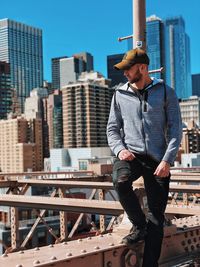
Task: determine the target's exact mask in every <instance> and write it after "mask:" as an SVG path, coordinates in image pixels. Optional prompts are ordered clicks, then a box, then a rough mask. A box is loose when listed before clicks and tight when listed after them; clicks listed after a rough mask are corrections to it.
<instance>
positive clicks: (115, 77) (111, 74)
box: [107, 54, 127, 86]
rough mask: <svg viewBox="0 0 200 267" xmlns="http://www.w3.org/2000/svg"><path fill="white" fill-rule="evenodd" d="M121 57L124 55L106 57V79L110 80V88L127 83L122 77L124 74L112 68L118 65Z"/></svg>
mask: <svg viewBox="0 0 200 267" xmlns="http://www.w3.org/2000/svg"><path fill="white" fill-rule="evenodd" d="M123 56H124V54H115V55H109V56H107V74H108V79H111V86H115V85H117V84H119V83H125V82H127V79H126V77H125V76H124V72H123V71H121V70H116V69H114V68H113V66H114V65H115V64H117V63H119V62H120V61H121V60H122V58H123Z"/></svg>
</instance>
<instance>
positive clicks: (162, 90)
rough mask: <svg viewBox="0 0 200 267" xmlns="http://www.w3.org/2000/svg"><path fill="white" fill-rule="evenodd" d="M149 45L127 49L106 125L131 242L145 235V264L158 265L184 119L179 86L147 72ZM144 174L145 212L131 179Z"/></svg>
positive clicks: (128, 240) (114, 179)
mask: <svg viewBox="0 0 200 267" xmlns="http://www.w3.org/2000/svg"><path fill="white" fill-rule="evenodd" d="M148 65H149V58H148V56H147V54H146V53H145V51H144V50H142V49H139V48H136V49H133V50H130V51H128V52H127V53H126V54H125V55H124V57H123V60H122V61H121V62H120V63H118V64H116V65H115V66H114V67H115V68H116V69H118V70H123V71H124V75H125V76H126V77H127V79H128V82H127V83H126V84H124V85H123V86H121V87H120V88H119V89H117V90H116V91H115V93H114V96H113V99H112V104H111V109H110V116H109V120H108V125H107V137H108V143H109V146H110V148H111V150H112V151H113V153H114V154H115V156H116V157H115V159H114V165H113V183H114V187H115V190H116V191H117V193H118V196H119V201H120V203H121V205H122V206H123V208H124V210H125V211H126V213H127V215H128V218H129V220H130V221H131V223H132V224H133V228H132V230H131V232H130V234H129V235H127V236H126V237H124V238H123V242H124V243H125V244H126V245H132V244H134V243H136V242H138V241H141V240H145V248H144V256H143V267H157V266H158V260H159V257H160V252H161V246H162V240H163V223H164V212H165V208H166V205H167V199H168V192H169V180H170V165H172V164H173V162H174V159H175V157H176V153H177V151H178V148H179V145H180V141H181V136H182V123H181V116H180V109H179V104H178V99H177V97H176V94H175V91H174V90H173V89H172V88H170V87H169V86H167V85H165V83H164V82H163V81H162V80H157V79H155V78H154V79H153V78H151V77H150V76H149V74H148ZM140 176H143V179H144V186H145V191H146V195H147V202H148V214H147V216H146V217H145V215H144V213H143V211H142V209H141V206H140V204H139V201H138V198H137V197H136V195H135V193H134V191H133V188H132V182H133V181H135V180H136V179H138V178H139V177H140Z"/></svg>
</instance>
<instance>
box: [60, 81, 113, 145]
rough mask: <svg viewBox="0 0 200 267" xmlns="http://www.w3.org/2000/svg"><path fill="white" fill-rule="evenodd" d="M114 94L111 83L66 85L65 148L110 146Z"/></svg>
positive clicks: (64, 99) (64, 97) (63, 89)
mask: <svg viewBox="0 0 200 267" xmlns="http://www.w3.org/2000/svg"><path fill="white" fill-rule="evenodd" d="M112 93H113V90H111V89H110V88H109V87H108V86H107V85H102V84H99V83H98V82H93V81H92V82H91V81H85V82H77V83H74V84H69V85H67V86H65V87H64V88H62V95H63V141H64V148H72V147H73V148H75V147H105V146H107V137H106V125H107V120H108V116H109V110H110V102H111V98H112Z"/></svg>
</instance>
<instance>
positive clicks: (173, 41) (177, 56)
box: [164, 16, 192, 98]
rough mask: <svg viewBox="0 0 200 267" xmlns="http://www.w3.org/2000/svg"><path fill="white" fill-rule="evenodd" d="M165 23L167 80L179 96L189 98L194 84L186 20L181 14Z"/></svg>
mask: <svg viewBox="0 0 200 267" xmlns="http://www.w3.org/2000/svg"><path fill="white" fill-rule="evenodd" d="M164 25H165V32H164V38H165V40H164V42H165V44H164V48H165V80H166V82H167V84H169V85H171V87H172V88H173V89H175V91H176V93H177V96H178V98H188V97H190V96H191V95H192V85H191V73H190V45H189V44H190V41H189V37H188V35H187V34H186V33H185V22H184V20H183V18H182V17H181V16H179V17H173V18H168V19H166V20H165V22H164Z"/></svg>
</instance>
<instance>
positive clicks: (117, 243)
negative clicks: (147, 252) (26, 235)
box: [0, 216, 200, 267]
mask: <svg viewBox="0 0 200 267" xmlns="http://www.w3.org/2000/svg"><path fill="white" fill-rule="evenodd" d="M184 220H185V219H177V220H173V222H172V223H173V224H172V225H171V226H166V227H165V232H164V241H163V246H162V253H161V258H160V264H159V266H160V267H172V266H176V265H177V266H189V265H178V264H181V262H183V260H184V258H185V255H186V254H187V255H190V259H191V258H192V257H193V263H194V261H195V259H197V257H198V255H199V253H200V249H199V247H200V246H199V238H200V226H199V220H200V217H199V216H192V217H188V218H187V222H186V221H184ZM183 224H184V227H183ZM185 224H187V225H185ZM130 227H131V225H130V224H129V223H128V222H127V218H125V220H123V221H122V223H121V224H120V225H119V226H117V227H115V228H114V229H113V232H112V233H107V234H104V235H99V236H95V237H88V238H85V239H79V240H75V241H69V242H62V243H60V244H52V245H49V246H48V247H41V248H38V247H37V248H34V249H30V250H26V251H19V252H15V253H11V254H4V255H2V256H1V257H0V266H10V267H14V266H23V267H29V266H34V267H36V266H40V267H45V266H46V267H47V266H49V267H50V266H54V267H63V266H66V267H74V266H81V267H86V266H87V267H105V266H108V267H109V266H115V267H131V266H132V267H138V266H140V264H141V259H142V254H143V244H142V243H140V244H136V245H135V246H133V247H132V249H128V248H127V247H126V246H124V245H123V244H122V243H121V239H122V237H123V236H124V234H127V233H128V231H129V230H130ZM187 261H188V259H187ZM169 262H170V264H169ZM193 266H198V265H193Z"/></svg>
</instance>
